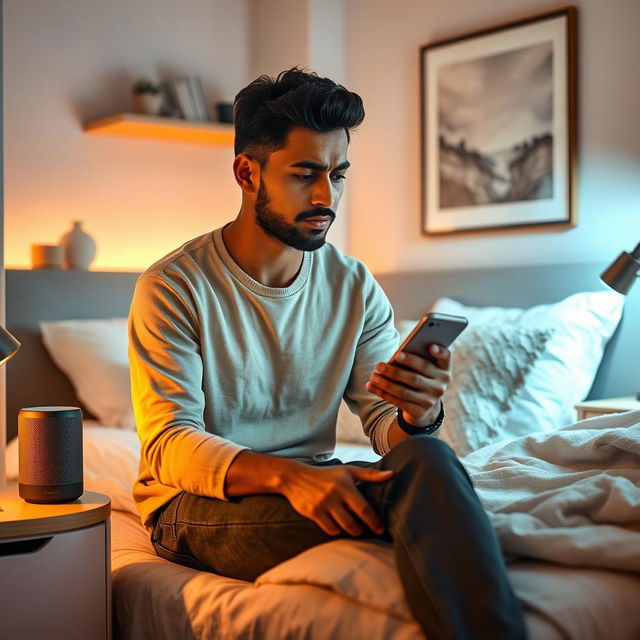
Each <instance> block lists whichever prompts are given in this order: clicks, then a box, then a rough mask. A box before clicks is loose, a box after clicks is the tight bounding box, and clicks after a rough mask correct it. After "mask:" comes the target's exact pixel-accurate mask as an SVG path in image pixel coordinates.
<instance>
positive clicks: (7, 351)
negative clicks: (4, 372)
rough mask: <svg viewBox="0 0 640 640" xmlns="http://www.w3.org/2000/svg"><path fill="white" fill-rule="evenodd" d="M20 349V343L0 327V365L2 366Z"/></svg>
mask: <svg viewBox="0 0 640 640" xmlns="http://www.w3.org/2000/svg"><path fill="white" fill-rule="evenodd" d="M19 348H20V343H19V342H18V341H17V340H16V339H15V338H14V337H13V336H12V335H11V334H10V333H9V332H8V331H7V330H6V329H5V328H4V327H3V326H1V325H0V365H3V364H4V363H5V362H6V361H7V360H8V359H9V358H11V356H12V355H13V354H14V353H15V352H16V351H17V350H18V349H19Z"/></svg>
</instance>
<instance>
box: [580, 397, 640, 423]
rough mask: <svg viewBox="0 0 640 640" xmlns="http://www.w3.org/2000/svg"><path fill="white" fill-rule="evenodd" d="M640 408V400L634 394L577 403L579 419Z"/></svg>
mask: <svg viewBox="0 0 640 640" xmlns="http://www.w3.org/2000/svg"><path fill="white" fill-rule="evenodd" d="M637 409H640V400H636V398H634V397H633V396H626V397H624V398H607V399H605V400H588V401H587V402H581V403H580V404H577V405H576V410H577V412H578V420H584V419H585V418H593V417H595V416H604V415H606V414H607V413H624V412H625V411H634V410H637Z"/></svg>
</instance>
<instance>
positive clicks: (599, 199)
mask: <svg viewBox="0 0 640 640" xmlns="http://www.w3.org/2000/svg"><path fill="white" fill-rule="evenodd" d="M574 4H575V5H576V6H577V7H578V32H579V50H578V66H579V83H578V111H579V120H578V124H579V134H578V142H579V163H578V212H579V224H578V226H577V227H576V228H574V229H571V230H568V231H556V230H545V231H522V230H511V231H492V232H485V233H481V234H478V233H473V234H470V233H468V234H464V235H462V234H461V235H457V236H446V237H443V236H439V237H435V236H423V235H422V234H421V232H420V217H421V204H420V113H419V95H420V77H419V49H420V47H421V46H422V45H424V44H427V43H428V42H430V41H435V40H440V39H443V38H447V37H452V36H455V35H457V34H461V33H465V32H469V31H473V30H476V29H481V28H485V27H490V26H492V25H493V24H498V23H501V22H506V21H511V20H519V19H521V18H524V17H527V16H530V15H533V14H536V13H541V12H543V11H547V10H550V9H553V8H556V7H558V6H559V5H557V4H556V3H549V2H541V1H538V0H519V1H518V2H514V1H513V0H492V1H491V2H477V1H475V0H430V1H429V2H424V1H423V0H402V1H400V2H388V0H349V1H348V2H347V3H346V8H347V33H348V39H347V62H348V73H347V78H348V86H349V88H350V89H352V90H353V91H356V92H358V93H360V95H361V96H362V97H363V99H364V103H365V108H366V111H367V117H366V119H365V122H364V124H363V125H362V128H361V130H360V132H359V133H357V134H356V136H355V137H354V140H353V144H352V149H351V152H350V160H351V162H352V165H353V166H352V168H351V169H350V172H351V176H350V187H349V188H350V189H351V201H350V202H351V209H350V212H349V223H350V229H349V231H350V245H349V249H350V253H352V254H353V255H356V256H357V257H359V258H361V259H363V260H365V262H367V264H368V265H369V267H370V268H371V269H372V270H374V271H413V270H416V271H417V270H420V269H452V268H456V267H466V266H471V265H477V266H493V265H510V264H514V265H515V264H543V263H553V262H558V261H560V262H561V261H566V262H583V261H588V260H602V261H607V260H611V259H613V257H614V256H616V255H617V254H618V252H619V251H620V250H622V249H624V248H626V249H631V248H633V246H634V245H635V243H636V242H637V241H638V240H640V180H638V175H639V174H640V126H638V114H640V86H639V83H638V82H637V78H638V63H639V62H640V39H639V38H638V37H637V30H638V27H640V2H638V1H637V0H610V1H608V2H602V0H577V1H576V2H574Z"/></svg>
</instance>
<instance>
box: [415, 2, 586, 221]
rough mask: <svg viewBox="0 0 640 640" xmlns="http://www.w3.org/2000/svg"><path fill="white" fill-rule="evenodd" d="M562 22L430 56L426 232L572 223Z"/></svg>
mask: <svg viewBox="0 0 640 640" xmlns="http://www.w3.org/2000/svg"><path fill="white" fill-rule="evenodd" d="M560 14H561V15H555V14H554V16H553V17H551V18H548V19H546V20H541V19H533V20H531V21H527V22H525V23H524V24H521V23H516V25H508V26H503V27H500V28H499V29H497V30H495V31H494V30H490V31H489V32H482V33H480V34H478V35H475V36H474V35H473V34H472V35H471V36H469V35H467V36H464V37H462V38H460V39H459V40H455V39H454V40H453V41H451V40H449V41H446V42H445V43H438V44H436V45H427V46H426V47H424V48H423V50H422V55H423V58H422V63H423V74H422V75H423V92H424V93H423V152H424V154H423V202H424V207H423V230H424V231H425V232H427V233H446V232H453V231H465V230H477V229H490V228H496V227H508V226H525V225H527V226H528V225H532V224H549V223H557V222H564V223H565V224H566V223H571V222H572V220H573V216H572V202H571V197H570V196H571V186H572V185H571V180H572V171H571V167H570V159H571V145H572V136H571V133H572V120H573V118H572V112H573V109H574V104H573V100H572V94H571V91H570V90H569V85H570V82H569V79H570V72H571V71H572V65H570V64H569V62H570V61H571V60H570V57H571V56H570V51H571V49H570V46H569V43H568V37H567V33H568V30H567V25H566V22H567V19H568V18H567V16H566V15H565V14H564V12H560ZM549 23H550V24H551V26H550V24H549ZM518 31H520V33H518Z"/></svg>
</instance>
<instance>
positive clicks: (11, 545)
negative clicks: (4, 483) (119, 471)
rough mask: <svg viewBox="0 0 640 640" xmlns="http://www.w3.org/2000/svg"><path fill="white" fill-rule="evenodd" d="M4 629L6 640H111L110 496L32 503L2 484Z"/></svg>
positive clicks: (0, 619)
mask: <svg viewBox="0 0 640 640" xmlns="http://www.w3.org/2000/svg"><path fill="white" fill-rule="evenodd" d="M0 508H2V511H0V594H2V595H0V629H1V634H0V635H2V638H3V639H5V638H6V640H36V639H37V640H41V639H42V638H46V639H47V640H89V639H91V640H111V538H110V535H111V528H110V520H109V516H110V515H111V500H110V499H109V498H108V497H107V496H104V495H102V494H100V493H93V492H91V491H85V493H83V494H82V496H81V497H80V498H78V500H76V501H75V502H72V503H68V504H52V505H44V504H29V503H28V502H25V501H24V500H23V499H22V498H20V497H19V496H18V487H17V486H15V485H14V486H11V487H0Z"/></svg>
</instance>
